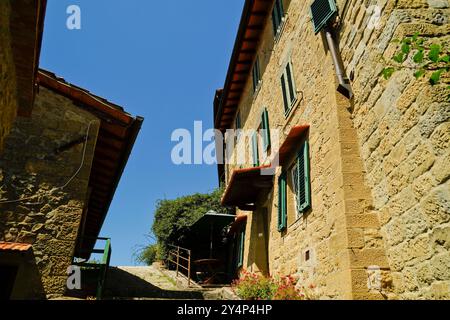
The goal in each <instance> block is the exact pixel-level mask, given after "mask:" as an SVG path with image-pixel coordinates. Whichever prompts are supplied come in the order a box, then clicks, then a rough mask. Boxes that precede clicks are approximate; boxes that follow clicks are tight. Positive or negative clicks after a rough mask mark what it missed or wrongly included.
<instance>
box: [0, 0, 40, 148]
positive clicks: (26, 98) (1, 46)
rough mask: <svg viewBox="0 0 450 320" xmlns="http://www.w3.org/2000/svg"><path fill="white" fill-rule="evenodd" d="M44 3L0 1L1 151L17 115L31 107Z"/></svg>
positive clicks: (34, 0)
mask: <svg viewBox="0 0 450 320" xmlns="http://www.w3.org/2000/svg"><path fill="white" fill-rule="evenodd" d="M46 3H47V1H46V0H1V1H0V88H1V90H0V152H1V150H2V146H3V141H4V139H5V137H6V135H7V134H8V133H9V131H10V129H11V126H12V124H13V122H14V119H15V118H16V115H17V114H18V113H19V114H22V115H27V114H29V112H30V110H31V108H32V106H33V99H34V94H35V86H34V79H35V77H36V73H37V68H38V65H39V63H38V62H39V53H40V47H41V40H42V32H43V27H44V16H45V8H46ZM19 92H20V94H18V93H19Z"/></svg>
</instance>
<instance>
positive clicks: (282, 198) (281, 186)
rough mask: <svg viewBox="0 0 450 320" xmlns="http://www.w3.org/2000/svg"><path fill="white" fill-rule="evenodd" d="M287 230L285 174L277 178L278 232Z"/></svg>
mask: <svg viewBox="0 0 450 320" xmlns="http://www.w3.org/2000/svg"><path fill="white" fill-rule="evenodd" d="M286 228H287V180H286V172H282V173H281V175H280V177H279V178H278V231H280V232H281V231H283V230H285V229H286Z"/></svg>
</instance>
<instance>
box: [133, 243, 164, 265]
mask: <svg viewBox="0 0 450 320" xmlns="http://www.w3.org/2000/svg"><path fill="white" fill-rule="evenodd" d="M162 258H163V257H162V252H161V248H160V246H159V244H152V245H149V246H148V247H145V248H144V249H142V250H141V251H140V253H139V254H138V255H137V258H136V260H137V261H138V262H141V263H144V264H146V265H148V266H150V265H152V264H153V263H154V262H156V261H159V260H162Z"/></svg>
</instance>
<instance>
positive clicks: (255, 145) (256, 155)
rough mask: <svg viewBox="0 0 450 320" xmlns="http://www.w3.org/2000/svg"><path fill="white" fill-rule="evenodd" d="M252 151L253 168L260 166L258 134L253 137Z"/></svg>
mask: <svg viewBox="0 0 450 320" xmlns="http://www.w3.org/2000/svg"><path fill="white" fill-rule="evenodd" d="M252 149H253V166H255V167H258V166H259V150H258V134H257V133H256V132H255V133H254V134H253V136H252Z"/></svg>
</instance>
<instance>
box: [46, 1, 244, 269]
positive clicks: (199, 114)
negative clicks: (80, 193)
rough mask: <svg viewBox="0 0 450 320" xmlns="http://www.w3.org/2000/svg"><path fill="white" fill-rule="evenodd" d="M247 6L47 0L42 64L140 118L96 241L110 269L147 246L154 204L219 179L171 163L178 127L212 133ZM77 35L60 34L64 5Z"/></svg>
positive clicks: (212, 172)
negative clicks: (218, 93) (108, 252)
mask: <svg viewBox="0 0 450 320" xmlns="http://www.w3.org/2000/svg"><path fill="white" fill-rule="evenodd" d="M243 3H244V0H195V1H186V0H174V1H149V0H109V1H108V0H94V1H93V0H78V1H76V0H69V1H67V0H49V1H48V8H47V14H46V20H45V32H44V40H43V46H42V53H41V61H40V65H41V67H42V68H44V69H47V70H49V71H52V72H54V73H56V74H57V75H58V76H61V77H63V78H65V79H66V80H67V81H69V82H71V83H74V84H76V85H78V86H80V87H83V88H86V89H88V90H89V91H91V92H93V93H95V94H97V95H100V96H102V97H104V98H106V99H108V100H110V101H112V102H115V103H117V104H119V105H121V106H123V107H124V108H125V110H126V111H128V112H129V113H131V114H133V115H140V116H143V117H144V118H145V122H144V126H143V128H142V131H141V133H140V135H139V138H138V141H137V142H136V144H135V147H134V150H133V153H132V155H131V157H130V160H129V162H128V165H127V168H126V170H125V172H124V175H123V176H122V180H121V182H120V185H119V188H118V189H117V192H116V195H115V199H114V201H113V203H112V206H111V209H110V211H109V214H108V217H107V219H106V222H105V224H104V226H103V230H102V232H101V235H102V236H108V237H112V245H113V256H112V264H113V265H131V264H133V263H134V262H133V259H132V254H133V251H134V250H135V248H136V246H138V245H144V244H147V243H148V242H149V240H148V239H147V238H146V236H145V235H146V234H148V233H149V231H150V227H151V224H152V221H153V212H154V208H155V203H156V201H157V200H158V199H163V198H168V199H171V198H175V197H178V196H182V195H186V194H191V193H195V192H209V191H211V190H212V189H214V188H215V187H216V186H217V184H218V182H217V170H216V167H214V166H206V165H205V166H198V165H197V166H179V167H177V166H175V165H173V164H172V162H171V158H170V152H171V149H172V147H173V146H174V143H173V142H171V140H170V137H171V133H172V131H173V130H174V129H176V128H187V129H189V130H191V131H193V126H194V121H196V120H202V121H203V123H204V127H207V128H211V127H212V117H213V116H212V104H213V97H214V92H215V89H217V88H219V87H222V86H223V84H224V80H225V76H226V71H227V68H228V63H229V60H230V56H231V51H232V47H233V44H234V39H235V36H236V32H237V27H238V24H239V18H240V14H241V11H242V7H243ZM72 4H75V5H78V6H80V8H81V19H82V25H81V30H68V29H67V28H66V19H67V17H68V14H66V9H67V7H68V6H69V5H72Z"/></svg>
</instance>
